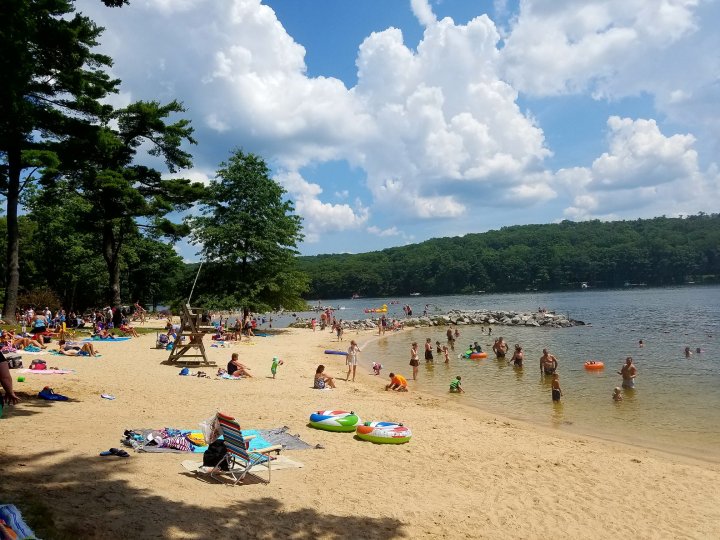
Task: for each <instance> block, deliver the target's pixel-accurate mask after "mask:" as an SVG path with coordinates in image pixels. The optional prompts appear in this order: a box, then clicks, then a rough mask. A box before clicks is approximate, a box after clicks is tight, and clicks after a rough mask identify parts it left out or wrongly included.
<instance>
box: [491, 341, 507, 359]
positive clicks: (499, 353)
mask: <svg viewBox="0 0 720 540" xmlns="http://www.w3.org/2000/svg"><path fill="white" fill-rule="evenodd" d="M507 350H508V344H507V343H506V342H505V340H504V339H503V338H502V336H500V337H499V338H497V339H496V340H495V344H494V345H493V351H494V352H495V356H496V357H497V358H505V354H506V353H507Z"/></svg>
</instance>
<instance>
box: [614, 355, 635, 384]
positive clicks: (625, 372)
mask: <svg viewBox="0 0 720 540" xmlns="http://www.w3.org/2000/svg"><path fill="white" fill-rule="evenodd" d="M618 375H622V378H623V382H622V387H623V388H635V377H637V368H636V367H635V365H634V364H633V359H632V356H628V357H627V358H626V359H625V365H624V366H623V367H622V368H621V369H620V371H618Z"/></svg>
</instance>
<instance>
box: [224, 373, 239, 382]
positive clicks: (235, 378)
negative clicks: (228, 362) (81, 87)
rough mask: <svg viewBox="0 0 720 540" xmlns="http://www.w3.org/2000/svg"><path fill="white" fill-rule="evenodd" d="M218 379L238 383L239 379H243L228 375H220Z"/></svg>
mask: <svg viewBox="0 0 720 540" xmlns="http://www.w3.org/2000/svg"><path fill="white" fill-rule="evenodd" d="M220 378H221V379H229V380H231V381H238V380H240V379H244V378H245V377H242V376H241V377H235V376H234V375H230V374H229V373H223V374H222V375H220Z"/></svg>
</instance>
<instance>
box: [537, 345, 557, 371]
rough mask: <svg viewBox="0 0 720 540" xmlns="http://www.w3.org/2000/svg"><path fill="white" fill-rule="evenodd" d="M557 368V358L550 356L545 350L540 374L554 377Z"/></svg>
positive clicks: (541, 360)
mask: <svg viewBox="0 0 720 540" xmlns="http://www.w3.org/2000/svg"><path fill="white" fill-rule="evenodd" d="M557 367H558V361H557V358H555V356H553V355H552V354H550V353H549V352H548V350H547V349H543V355H542V356H541V357H540V373H544V374H545V375H552V374H553V373H555V372H556V371H557Z"/></svg>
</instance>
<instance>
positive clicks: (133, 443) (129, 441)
mask: <svg viewBox="0 0 720 540" xmlns="http://www.w3.org/2000/svg"><path fill="white" fill-rule="evenodd" d="M126 433H132V434H134V436H130V437H128V436H127V435H126V436H125V438H124V439H122V440H121V441H120V442H121V443H122V444H124V445H125V446H130V447H132V448H133V449H135V451H137V452H149V453H158V454H160V453H173V454H181V453H186V452H193V453H195V454H202V453H204V452H205V450H207V449H208V446H207V445H204V446H198V445H195V444H191V443H190V441H191V440H198V439H199V438H200V437H201V436H202V431H200V430H196V429H192V430H190V429H174V428H165V429H162V430H153V429H133V430H128V431H126ZM151 434H152V435H153V437H154V436H155V434H157V435H159V436H160V437H161V438H162V437H163V435H170V437H171V438H173V439H174V438H176V437H182V438H183V439H185V441H186V442H188V443H189V446H191V448H188V449H186V450H183V449H181V448H182V447H185V443H184V442H182V443H181V442H180V441H177V440H175V441H174V443H177V444H173V445H172V446H170V447H167V446H163V447H159V446H156V445H148V444H147V440H148V435H151ZM242 434H243V437H249V436H251V435H254V436H255V437H254V438H253V439H250V441H249V443H250V447H249V450H256V449H258V448H267V447H268V446H272V444H271V443H270V442H268V441H267V440H266V439H264V438H263V437H262V435H261V433H260V431H259V430H254V429H248V430H245V429H243V430H242ZM188 436H189V437H188ZM221 438H222V437H221Z"/></svg>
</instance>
